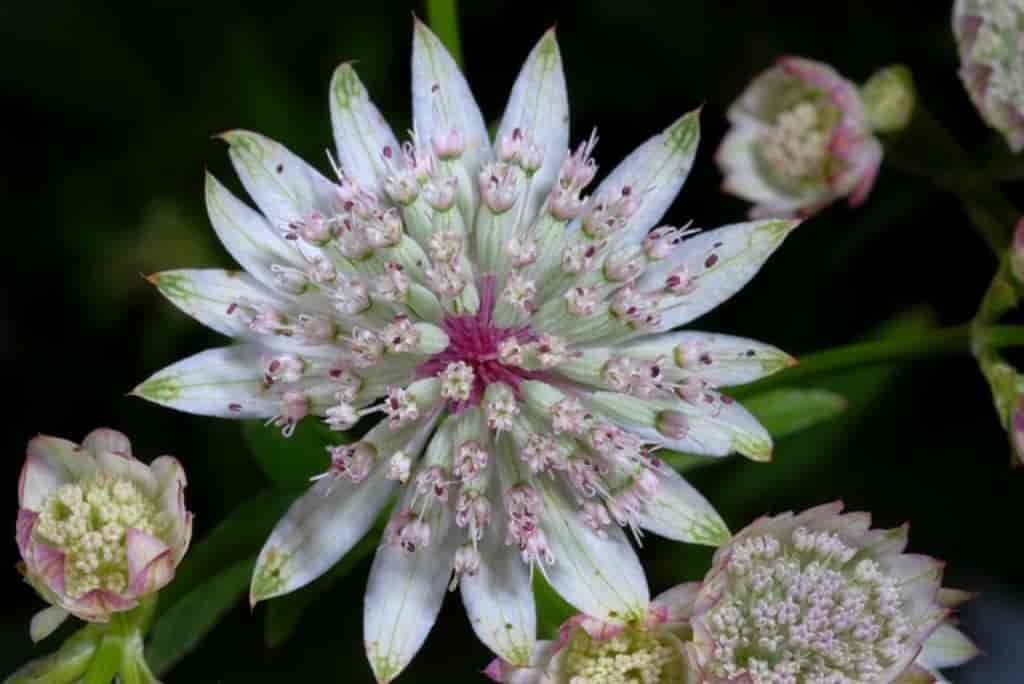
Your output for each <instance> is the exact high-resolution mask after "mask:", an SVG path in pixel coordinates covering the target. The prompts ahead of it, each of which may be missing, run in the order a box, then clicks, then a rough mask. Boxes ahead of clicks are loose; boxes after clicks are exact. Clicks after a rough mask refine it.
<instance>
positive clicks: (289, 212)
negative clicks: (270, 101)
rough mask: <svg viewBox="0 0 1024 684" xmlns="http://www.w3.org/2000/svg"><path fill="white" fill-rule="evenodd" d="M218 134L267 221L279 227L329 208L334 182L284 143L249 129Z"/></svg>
mask: <svg viewBox="0 0 1024 684" xmlns="http://www.w3.org/2000/svg"><path fill="white" fill-rule="evenodd" d="M221 137H222V138H223V139H224V140H225V141H226V142H227V143H228V144H229V145H230V146H231V147H230V149H229V150H228V154H229V155H230V157H231V162H232V163H233V164H234V166H235V172H236V173H238V178H239V179H240V180H241V181H242V185H244V186H245V189H246V191H248V193H249V195H250V196H251V197H252V199H253V201H254V202H256V206H258V207H259V208H260V211H262V212H263V214H264V216H266V217H267V221H269V222H270V225H271V226H273V227H274V228H277V229H281V228H283V227H286V226H287V225H288V224H289V223H291V222H292V221H296V220H299V219H301V218H303V217H304V216H305V215H307V214H309V213H310V212H312V211H314V210H317V211H321V212H330V211H331V210H332V203H333V199H334V194H335V192H334V185H333V184H332V183H331V182H330V181H328V180H327V179H326V178H324V177H323V176H322V175H321V174H320V172H319V171H317V170H316V169H314V168H313V167H312V166H310V165H309V164H307V163H306V162H304V161H302V160H301V159H300V158H299V157H297V156H295V155H294V154H292V153H291V152H290V151H288V149H287V148H285V147H284V145H281V144H280V143H277V142H274V141H273V140H271V139H270V138H267V137H265V136H262V135H260V134H259V133H253V132H252V131H241V130H239V131H228V132H227V133H223V134H222V135H221Z"/></svg>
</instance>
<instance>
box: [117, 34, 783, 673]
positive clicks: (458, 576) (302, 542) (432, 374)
mask: <svg viewBox="0 0 1024 684" xmlns="http://www.w3.org/2000/svg"><path fill="white" fill-rule="evenodd" d="M412 67H413V131H412V133H411V139H410V140H409V141H408V142H407V143H405V144H399V142H398V140H397V139H396V138H395V136H394V135H393V133H392V132H391V129H390V128H389V127H388V126H387V124H386V123H385V122H384V120H383V118H382V117H381V116H380V114H379V112H378V111H377V109H376V108H375V107H374V106H373V104H371V102H370V100H369V99H368V97H367V94H366V90H365V89H364V88H363V86H362V84H361V83H360V81H359V79H358V78H357V77H356V74H355V71H354V70H353V69H352V67H351V66H350V65H347V64H345V65H342V66H341V67H339V68H338V70H337V72H336V73H335V75H334V79H333V82H332V85H331V98H330V103H331V115H332V121H333V124H334V133H335V138H336V141H337V164H336V166H335V169H334V171H335V174H336V176H337V177H336V179H335V180H333V181H332V180H328V179H327V178H325V177H324V176H321V175H320V174H319V173H318V172H317V171H315V170H313V169H312V168H311V167H309V166H307V165H306V164H304V163H303V162H302V161H300V160H299V159H297V158H296V157H295V156H293V155H292V154H291V153H289V152H288V151H287V150H285V149H284V148H283V147H281V146H280V145H278V144H276V143H273V142H271V141H270V140H268V139H266V138H263V137H261V136H258V135H256V134H254V133H248V132H242V131H235V132H231V133H228V134H225V136H224V138H225V140H227V142H228V144H229V145H230V155H231V159H232V161H233V162H234V165H235V169H236V170H237V172H238V174H239V176H240V178H241V180H242V184H243V185H244V186H245V187H246V189H247V190H248V191H249V193H250V195H252V198H253V200H254V201H255V203H256V204H257V205H258V207H259V209H260V210H261V212H262V213H259V212H256V211H254V210H252V209H250V208H249V207H248V206H246V205H245V204H243V203H242V202H241V201H239V200H238V199H236V198H235V197H234V196H233V195H231V194H230V193H229V192H228V191H227V190H226V189H225V188H224V187H223V186H222V185H221V184H220V183H218V182H217V181H216V180H214V179H213V178H209V179H208V182H207V200H208V205H209V212H210V217H211V221H212V223H213V226H214V228H215V229H216V231H217V232H218V235H219V236H220V238H221V240H222V241H223V242H224V244H225V246H226V247H227V248H228V249H229V251H231V252H232V254H233V255H234V256H235V258H236V259H237V260H238V261H239V263H241V264H242V265H243V266H244V267H245V269H246V271H247V273H233V272H231V273H228V272H224V271H214V270H187V271H171V272H167V273H161V274H158V275H156V276H153V278H152V280H153V281H154V282H155V283H156V284H157V286H158V287H159V288H160V290H161V291H162V292H163V293H164V294H165V295H167V296H168V297H169V298H170V299H171V300H172V301H173V302H174V303H175V304H177V305H178V306H180V307H181V308H182V309H184V310H185V311H187V312H188V313H190V314H191V315H193V316H195V317H196V318H197V319H199V320H200V321H202V322H203V323H205V324H207V325H209V326H211V327H213V328H214V329H216V330H218V331H220V332H223V333H225V334H227V335H230V336H232V337H234V338H236V339H238V341H239V342H240V344H238V345H236V346H232V347H226V348H222V349H213V350H209V351H205V352H202V353H200V354H198V355H196V356H193V357H192V358H189V359H186V360H184V361H181V362H179V363H177V364H175V365H173V366H171V367H169V368H167V369H165V370H163V371H161V372H159V373H157V374H156V375H155V376H154V377H152V378H150V379H149V380H147V381H146V382H144V383H143V384H142V385H140V386H139V387H138V388H137V389H136V393H137V394H139V395H141V396H143V397H145V398H148V399H150V400H153V401H156V402H159V403H162V404H165V405H167V406H171V407H174V408H177V409H180V410H185V411H190V412H193V413H200V414H206V415H216V416H224V417H233V418H263V419H266V420H268V421H269V422H271V423H273V424H275V425H277V426H279V427H280V428H281V429H282V430H283V431H284V432H285V433H286V434H287V433H289V432H290V431H291V430H292V429H293V428H294V426H295V424H296V423H297V422H298V421H300V420H302V419H303V418H305V417H307V416H316V417H319V418H321V419H323V420H324V421H325V422H326V423H327V424H328V425H329V426H330V427H331V428H333V429H336V430H346V429H348V428H350V427H351V426H352V425H353V424H354V423H355V422H356V421H358V420H359V419H360V418H362V417H364V416H370V415H372V416H380V417H381V420H380V422H379V423H378V424H377V425H376V426H375V427H373V428H372V429H371V430H370V431H369V433H368V434H366V436H365V437H363V439H362V440H361V441H359V442H358V443H356V444H350V445H345V446H340V447H336V448H333V449H331V453H330V459H331V460H330V467H329V469H328V470H327V471H326V472H325V473H324V474H323V476H322V477H320V478H319V479H318V480H317V482H316V484H315V485H314V486H313V488H312V490H311V491H310V492H309V493H308V494H306V495H305V496H303V497H301V498H300V499H299V500H298V501H297V502H296V503H295V505H294V506H293V507H292V509H291V510H290V511H289V513H288V514H287V515H286V516H285V518H284V519H283V520H282V521H281V522H280V523H279V525H278V526H277V528H276V529H275V530H274V532H273V533H272V535H271V537H270V539H269V540H268V541H267V543H266V546H265V547H264V549H263V551H262V553H261V554H260V558H259V562H258V564H257V567H256V571H255V574H254V578H253V584H252V599H253V601H258V600H262V599H266V598H270V597H273V596H278V595H280V594H284V593H286V592H289V591H292V590H294V589H297V588H298V587H301V586H303V585H304V584H306V583H308V582H310V581H311V580H313V579H315V578H316V577H317V576H319V575H320V574H321V573H323V572H324V571H325V570H327V569H328V568H329V567H330V566H331V565H332V564H333V563H335V562H336V561H337V560H338V559H339V558H341V557H342V556H343V555H344V554H345V553H346V552H347V551H348V550H349V549H350V548H351V547H352V546H353V544H355V543H356V541H358V539H359V538H360V537H362V536H363V535H364V534H365V533H366V532H367V531H368V530H369V529H370V527H371V525H372V524H373V521H374V520H375V518H376V517H377V515H378V513H379V512H380V511H381V510H382V508H383V507H384V506H385V505H386V504H387V503H388V502H389V500H390V499H391V497H392V495H393V494H395V493H396V492H399V494H398V503H397V506H396V507H395V510H394V512H393V513H392V515H391V518H390V523H389V524H388V526H387V529H386V530H385V532H384V539H383V542H382V544H381V546H380V549H379V550H378V552H377V556H376V559H375V561H374V565H373V569H372V572H371V575H370V580H369V588H368V592H367V598H366V612H365V641H366V648H367V651H368V655H369V658H370V662H371V665H372V667H373V669H374V672H375V674H376V675H377V677H378V679H380V680H381V681H387V680H390V679H392V678H393V677H394V676H395V675H397V674H398V673H399V672H400V671H401V670H402V669H403V668H404V667H405V665H406V664H407V663H408V662H409V660H410V659H411V657H412V656H413V654H414V653H415V652H416V650H417V649H418V648H419V647H420V645H421V644H422V642H423V640H424V638H425V637H426V634H427V632H428V631H429V629H430V627H431V625H432V623H433V621H434V619H435V617H436V615H437V612H438V610H439V607H440V604H441V601H442V598H443V596H444V593H445V590H446V588H447V587H448V586H449V585H451V586H453V587H454V586H455V585H456V584H457V585H459V586H460V587H461V592H462V597H463V601H464V603H465V605H466V608H467V611H468V613H469V614H470V617H471V619H472V623H473V627H474V629H475V630H476V632H477V634H478V635H479V637H480V638H481V639H482V640H483V641H484V642H485V643H486V644H487V645H488V646H489V647H491V648H492V649H493V650H494V651H495V652H497V653H498V654H500V655H501V656H502V657H504V658H505V659H507V660H508V661H510V662H514V663H525V660H526V658H527V657H528V655H529V653H530V651H531V649H532V645H533V641H534V632H535V615H534V606H533V598H532V594H531V584H530V577H531V572H532V571H533V570H538V571H540V572H543V573H544V574H545V575H546V576H547V578H548V580H549V581H550V582H551V584H552V585H553V586H554V587H555V588H556V589H557V590H558V591H559V592H560V593H561V594H562V595H563V596H564V597H565V598H566V599H567V600H568V601H570V602H571V603H573V604H574V605H576V606H577V607H579V608H580V609H581V610H583V611H585V612H586V613H588V614H590V615H594V616H596V617H599V618H600V619H604V620H609V621H624V620H628V619H631V618H632V617H634V616H637V615H643V614H644V613H645V612H646V611H647V607H648V590H647V584H646V581H645V579H644V575H643V572H642V570H641V568H640V565H639V563H638V561H637V558H636V555H635V553H634V551H633V549H632V547H631V546H630V543H629V541H628V539H627V536H626V534H625V533H624V531H623V528H624V527H627V528H629V529H630V530H631V531H633V532H635V533H637V534H639V532H640V531H641V530H644V529H646V530H650V531H653V532H655V533H657V534H660V535H663V536H666V537H669V538H672V539H676V540H682V541H688V542H695V543H704V544H717V543H720V542H721V541H722V540H724V539H725V538H726V537H727V534H728V533H727V530H726V528H725V526H724V524H723V523H722V521H721V519H720V518H719V517H718V515H717V514H716V513H715V511H714V510H713V509H712V507H711V506H710V505H709V504H708V503H707V501H705V500H704V498H703V497H702V496H701V495H700V494H699V493H698V492H697V491H696V490H694V489H693V488H692V487H691V486H690V485H688V484H687V483H686V482H685V481H684V480H683V479H682V478H681V477H680V476H679V475H678V474H677V473H676V472H674V471H673V470H671V469H670V468H667V467H665V466H664V465H662V464H661V463H660V462H659V460H658V458H657V457H656V456H655V454H654V452H655V450H656V449H658V448H661V447H668V448H672V449H679V450H683V451H688V452H698V453H704V454H713V455H725V454H728V453H731V452H739V453H742V454H745V455H747V456H749V457H751V458H755V459H766V458H768V456H769V454H770V451H771V440H770V438H769V436H768V434H767V433H766V432H765V430H764V429H763V428H762V427H761V426H760V425H759V424H758V423H757V421H756V420H755V419H754V418H753V417H752V416H751V415H750V414H749V413H748V412H747V411H745V410H744V409H743V408H742V407H741V406H740V405H739V404H738V403H736V402H734V401H733V400H732V399H730V398H729V397H727V396H726V395H723V394H721V393H719V392H718V391H717V389H716V387H719V386H727V385H733V384H739V383H743V382H748V381H751V380H754V379H756V378H758V377H760V376H762V375H765V374H767V373H770V372H772V371H774V370H777V369H779V368H781V367H783V366H785V365H786V364H788V363H789V362H790V359H789V357H788V356H786V355H785V354H783V353H782V352H780V351H779V350H777V349H775V348H772V347H769V346H766V345H763V344H760V343H757V342H752V341H749V340H744V339H740V338H736V337H728V336H724V335H712V334H707V333H699V332H684V333H671V334H663V333H665V331H668V330H671V329H672V328H675V327H677V326H679V325H682V324H684V323H687V322H688V321H690V320H692V319H694V318H696V317H697V316H699V315H701V314H703V313H704V312H706V311H708V310H709V309H711V308H713V307H714V306H716V305H717V304H718V303H720V302H721V301H723V300H725V299H727V298H728V297H729V296H731V295H732V294H733V293H735V292H736V291H737V290H738V289H739V288H740V287H742V286H743V285H744V284H745V283H746V282H747V281H748V280H750V278H752V277H753V275H754V274H755V272H756V271H757V270H758V268H759V267H760V265H761V264H762V263H763V261H764V260H765V259H766V258H767V257H768V256H769V254H771V252H772V251H773V250H774V249H775V248H776V247H777V246H778V245H779V244H780V243H781V241H782V240H783V238H784V237H785V236H786V235H787V234H788V233H789V232H790V230H791V229H792V228H793V227H794V225H795V223H794V222H792V221H778V220H772V221H761V222H751V223H741V224H735V225H731V226H726V227H724V228H720V229H718V230H714V231H708V232H705V233H699V232H697V231H696V230H692V229H680V228H673V227H668V226H665V227H660V228H656V229H654V227H655V225H656V223H657V221H658V220H659V219H660V217H661V216H662V215H663V214H664V212H665V211H666V209H667V208H668V207H669V205H670V204H671V202H672V201H673V200H674V198H675V196H676V194H677V193H678V191H679V189H680V187H681V186H682V183H683V181H684V179H685V177H686V175H687V173H688V171H689V169H690V166H691V164H692V162H693V159H694V154H695V151H696V147H697V141H698V137H699V132H698V120H697V113H695V112H694V113H691V114H687V115H686V116H683V117H682V118H680V119H679V120H678V121H676V122H675V123H674V124H672V125H671V126H670V127H669V128H668V129H667V130H666V131H664V132H663V133H661V134H659V135H657V136H655V137H653V138H652V139H650V140H649V141H648V142H646V143H644V144H643V145H642V146H641V147H640V148H639V149H637V150H636V151H635V152H634V153H633V154H632V155H630V156H629V157H628V158H627V159H626V160H625V161H624V162H623V163H622V164H621V165H619V166H618V167H617V168H616V169H614V170H613V171H612V172H611V173H610V174H609V175H608V176H607V177H606V178H605V180H604V181H602V182H601V183H600V184H598V185H597V187H596V189H594V190H593V191H592V192H591V193H590V194H589V195H588V194H587V188H588V187H589V185H590V184H591V182H592V181H593V180H594V177H595V174H596V172H597V166H596V163H595V161H594V160H593V157H592V153H593V151H594V145H595V143H596V140H597V138H596V135H591V136H590V137H589V138H588V139H587V140H586V141H584V142H583V143H582V144H580V145H579V146H578V147H577V148H575V150H569V149H568V140H569V138H568V101H567V96H566V91H565V82H564V76H563V73H562V66H561V57H560V54H559V50H558V46H557V43H556V41H555V37H554V34H553V33H548V34H547V35H545V36H544V37H543V38H542V39H541V41H540V42H539V43H538V45H537V46H536V47H535V48H534V50H533V51H532V53H531V54H530V56H529V58H528V59H527V61H526V64H525V66H524V67H523V69H522V71H521V73H520V75H519V78H518V80H517V81H516V83H515V85H514V86H513V89H512V94H511V97H510V100H509V103H508V105H507V107H506V110H505V114H504V116H503V117H502V120H501V123H500V125H499V126H498V129H497V133H496V136H495V138H494V141H493V142H492V141H491V140H490V137H489V136H488V134H487V130H486V127H485V125H484V119H483V116H482V115H481V114H480V110H479V109H478V107H477V105H476V103H475V101H474V99H473V97H472V95H471V94H470V91H469V87H468V86H467V84H466V82H465V80H464V78H463V76H462V74H461V73H460V72H459V70H458V68H457V67H456V65H455V63H454V61H453V60H452V58H451V57H450V56H449V55H448V53H447V52H446V51H445V50H444V48H443V47H442V46H441V44H440V42H439V41H438V40H437V38H436V37H435V36H434V35H433V34H432V33H431V32H430V31H429V30H428V29H427V28H426V27H425V26H423V25H422V24H420V23H417V24H416V29H415V40H414V49H413V64H412ZM652 229H654V230H652ZM453 575H454V576H453Z"/></svg>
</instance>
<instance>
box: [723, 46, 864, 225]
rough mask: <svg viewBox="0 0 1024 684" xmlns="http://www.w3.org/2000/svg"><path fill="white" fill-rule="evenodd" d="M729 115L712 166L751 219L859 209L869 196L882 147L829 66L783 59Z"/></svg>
mask: <svg viewBox="0 0 1024 684" xmlns="http://www.w3.org/2000/svg"><path fill="white" fill-rule="evenodd" d="M728 115H729V122H730V123H731V124H732V128H731V129H730V130H729V133H728V134H727V135H726V137H725V139H724V140H723V141H722V145H721V147H719V149H718V153H717V155H716V158H715V159H716V161H717V162H718V165H719V167H720V168H721V169H722V172H723V173H724V174H725V184H724V188H725V190H726V191H727V192H730V193H732V194H734V195H737V196H739V197H742V198H743V199H746V200H748V201H750V202H753V203H754V207H753V208H752V209H751V211H750V214H751V216H752V217H763V216H778V217H783V216H809V215H811V214H813V213H815V212H816V211H818V210H819V209H821V208H822V207H824V206H826V205H828V204H830V203H832V202H834V201H835V200H837V199H839V198H842V197H849V202H850V205H851V206H857V205H859V204H861V203H862V202H863V201H864V200H865V199H866V198H867V195H868V193H869V192H870V191H871V187H872V185H873V184H874V181H875V177H876V176H877V174H878V167H879V165H880V164H881V160H882V145H881V143H880V142H879V141H878V140H877V139H876V138H875V137H874V135H873V134H872V128H871V123H870V121H869V119H868V115H867V112H866V111H865V108H864V102H863V100H862V99H861V95H860V92H859V91H858V89H857V86H856V85H854V84H853V83H851V82H849V81H847V80H846V79H844V78H843V77H842V76H840V75H839V74H838V73H837V72H836V71H835V70H834V69H833V68H832V67H830V66H828V65H827V64H822V63H821V62H815V61H812V60H809V59H804V58H801V57H783V58H782V59H780V60H779V61H778V63H777V64H776V65H775V66H773V67H772V68H771V69H769V70H767V71H765V72H764V73H762V74H761V75H760V76H758V77H757V78H755V79H754V80H753V82H751V84H750V85H749V86H748V87H747V89H746V91H744V93H743V94H742V95H740V97H739V98H738V99H737V100H736V102H734V103H733V105H732V106H731V107H730V108H729V113H728Z"/></svg>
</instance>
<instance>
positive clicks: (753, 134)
mask: <svg viewBox="0 0 1024 684" xmlns="http://www.w3.org/2000/svg"><path fill="white" fill-rule="evenodd" d="M730 120H731V121H732V124H733V125H732V127H731V128H730V129H729V132H728V133H726V135H725V138H723V139H722V144H721V146H720V147H719V148H718V151H717V152H716V153H715V162H716V163H717V164H718V166H719V168H720V169H722V172H723V173H724V174H725V179H724V180H723V181H722V190H724V191H725V192H728V193H730V194H733V195H736V196H737V197H742V198H743V199H745V200H748V201H750V202H753V203H755V204H758V205H760V206H758V207H755V208H754V209H753V210H752V212H753V211H756V212H758V213H762V212H768V214H769V215H772V216H778V217H783V216H791V215H793V214H794V213H795V212H796V211H797V210H798V209H799V208H800V207H801V206H803V205H804V204H805V203H807V202H813V201H814V198H813V197H811V198H805V199H801V198H800V197H798V196H794V195H786V194H783V193H782V192H780V191H779V190H778V189H776V188H775V187H774V186H772V185H771V184H769V183H768V181H767V179H766V177H765V175H764V174H763V173H762V171H761V167H760V163H759V161H758V159H757V155H756V154H755V152H754V150H755V145H756V144H757V139H758V137H759V136H760V135H761V131H762V124H761V123H760V122H759V121H757V120H756V119H754V118H752V117H751V116H750V115H748V114H744V113H742V112H740V113H737V114H735V115H733V116H731V117H730Z"/></svg>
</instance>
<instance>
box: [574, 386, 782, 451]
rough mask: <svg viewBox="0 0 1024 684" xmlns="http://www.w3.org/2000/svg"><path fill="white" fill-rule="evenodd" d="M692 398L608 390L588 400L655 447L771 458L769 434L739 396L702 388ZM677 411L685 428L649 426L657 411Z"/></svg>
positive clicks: (597, 393) (594, 394) (651, 424)
mask: <svg viewBox="0 0 1024 684" xmlns="http://www.w3.org/2000/svg"><path fill="white" fill-rule="evenodd" d="M703 394H704V397H708V398H710V399H711V400H712V401H710V402H708V401H705V400H704V397H701V398H699V399H697V400H696V401H695V402H693V403H691V402H687V401H681V400H680V401H676V400H646V399H639V398H637V397H631V396H627V395H624V394H617V393H614V392H594V393H593V394H592V395H591V396H590V402H591V404H592V405H593V406H594V407H595V408H597V409H598V410H600V411H602V412H603V413H605V414H607V415H608V416H609V417H610V418H611V419H612V420H614V421H615V422H616V423H618V424H619V425H621V426H622V427H623V428H625V429H627V430H630V431H631V432H635V433H636V434H638V435H640V436H641V437H642V438H643V439H644V440H646V441H648V442H651V443H653V444H657V445H658V446H660V447H665V448H667V449H673V450H675V451H684V452H687V453H694V454H705V455H707V456H728V455H729V454H731V453H740V454H743V455H744V456H747V457H748V458H751V459H753V460H755V461H767V460H770V459H771V452H772V438H771V435H769V434H768V431H767V430H765V429H764V426H762V425H761V424H760V423H759V422H758V421H757V418H755V417H754V416H753V415H752V414H751V413H750V412H749V411H747V409H745V408H744V407H743V406H741V405H740V403H739V402H737V401H735V400H733V399H731V398H728V397H724V396H723V395H721V394H719V393H718V392H715V391H714V390H710V389H706V390H704V392H703ZM663 410H672V411H679V412H680V413H682V414H683V415H684V416H686V420H687V421H688V422H689V425H688V431H687V432H686V434H685V435H684V436H683V437H681V438H678V439H674V438H672V437H667V436H665V435H663V434H661V433H660V432H658V431H657V430H656V429H655V422H656V417H657V414H658V413H659V412H660V411H663Z"/></svg>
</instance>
